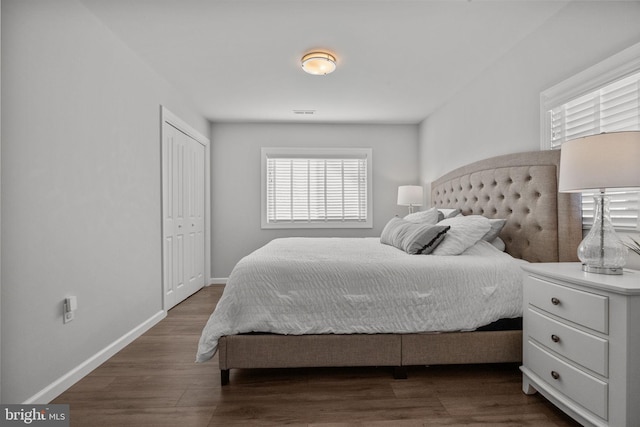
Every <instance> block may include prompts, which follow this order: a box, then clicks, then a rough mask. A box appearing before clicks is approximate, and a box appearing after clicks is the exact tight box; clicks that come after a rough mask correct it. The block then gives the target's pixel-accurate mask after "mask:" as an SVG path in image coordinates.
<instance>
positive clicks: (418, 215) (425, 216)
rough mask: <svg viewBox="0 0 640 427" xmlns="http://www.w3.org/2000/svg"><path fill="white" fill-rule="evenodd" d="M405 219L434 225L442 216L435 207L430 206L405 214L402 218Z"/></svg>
mask: <svg viewBox="0 0 640 427" xmlns="http://www.w3.org/2000/svg"><path fill="white" fill-rule="evenodd" d="M403 219H404V220H405V221H409V222H413V223H418V224H431V225H436V223H437V222H438V221H440V220H441V219H442V218H441V217H440V213H439V212H438V210H437V209H436V208H431V209H428V210H426V211H420V212H414V213H410V214H409V215H406V216H405V217H404V218H403Z"/></svg>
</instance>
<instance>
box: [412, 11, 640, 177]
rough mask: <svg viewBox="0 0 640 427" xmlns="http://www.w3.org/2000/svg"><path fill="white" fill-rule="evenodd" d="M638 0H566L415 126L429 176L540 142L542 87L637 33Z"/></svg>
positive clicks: (534, 146)
mask: <svg viewBox="0 0 640 427" xmlns="http://www.w3.org/2000/svg"><path fill="white" fill-rule="evenodd" d="M639 22H640V2H613V1H598V2H583V1H580V2H571V3H569V4H568V5H567V6H566V7H564V8H563V9H562V10H560V11H559V12H558V14H556V15H555V16H553V17H552V18H551V19H549V20H548V21H547V22H546V23H545V24H544V25H543V26H542V27H540V28H538V30H537V31H535V32H533V33H532V34H530V35H529V36H528V37H527V38H525V39H524V40H523V41H522V42H520V43H519V44H518V45H516V46H515V47H514V48H513V49H512V50H511V51H509V52H508V53H507V54H505V55H504V56H503V57H502V58H501V59H500V60H499V61H498V62H496V63H495V64H493V66H491V67H489V68H488V69H486V70H485V71H484V73H482V74H481V75H480V76H478V77H477V78H476V79H475V80H474V81H473V82H472V83H471V84H469V85H468V86H467V87H465V88H464V89H463V90H461V91H460V92H459V93H458V94H457V95H456V96H454V97H453V98H452V99H450V100H449V102H448V103H447V104H446V105H444V106H442V107H441V108H440V109H439V110H437V111H436V112H435V113H433V114H432V115H430V116H429V118H428V119H427V120H425V121H424V122H423V123H422V124H421V126H420V175H421V181H422V182H423V183H427V182H430V181H432V180H433V179H434V178H436V177H438V176H440V175H441V174H442V173H444V172H446V171H448V170H450V169H453V168H455V167H458V166H461V165H464V164H467V163H469V162H472V161H475V160H479V159H483V158H485V157H491V156H495V155H500V154H508V153H515V152H519V151H530V150H539V149H540V112H539V111H540V92H542V91H543V90H545V89H548V88H549V87H551V86H553V85H555V84H557V83H559V82H561V81H562V80H565V79H566V78H568V77H571V76H573V75H574V74H576V73H578V72H580V71H582V70H584V69H585V68H588V67H589V66H591V65H593V64H595V63H597V62H600V61H602V60H603V59H605V58H607V57H608V56H611V55H613V54H615V53H617V52H619V51H621V50H623V49H624V48H626V47H629V46H630V45H632V44H634V43H637V42H639V41H640V25H639V24H638V23H639Z"/></svg>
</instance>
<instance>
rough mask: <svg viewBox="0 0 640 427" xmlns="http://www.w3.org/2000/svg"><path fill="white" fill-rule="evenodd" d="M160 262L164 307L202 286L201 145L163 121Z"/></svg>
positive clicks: (203, 244) (203, 167)
mask: <svg viewBox="0 0 640 427" xmlns="http://www.w3.org/2000/svg"><path fill="white" fill-rule="evenodd" d="M163 125H164V129H163V144H162V145H163V147H162V150H163V153H162V162H163V172H162V176H163V187H164V197H163V257H164V259H163V266H164V272H163V274H164V277H163V282H164V309H165V310H168V309H170V308H171V307H173V306H175V305H176V304H178V303H179V302H181V301H183V300H184V299H185V298H187V297H189V296H190V295H191V294H193V293H194V292H196V291H197V290H199V289H200V288H202V287H203V286H204V265H205V239H204V228H205V227H204V200H205V185H204V184H205V181H204V180H205V174H204V170H205V149H204V146H203V145H202V144H200V143H199V142H198V141H196V140H194V139H193V138H191V137H190V136H188V135H186V134H185V133H183V132H181V131H180V130H179V129H176V128H175V127H174V126H172V125H171V124H169V123H166V122H165V123H164V124H163Z"/></svg>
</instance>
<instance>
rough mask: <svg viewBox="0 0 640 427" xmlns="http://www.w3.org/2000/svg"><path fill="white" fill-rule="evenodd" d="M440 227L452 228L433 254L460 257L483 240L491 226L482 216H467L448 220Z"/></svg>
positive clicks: (443, 221)
mask: <svg viewBox="0 0 640 427" xmlns="http://www.w3.org/2000/svg"><path fill="white" fill-rule="evenodd" d="M438 225H448V226H450V227H451V229H449V231H448V232H447V235H446V237H445V238H444V240H443V241H442V242H441V243H440V244H439V245H438V247H437V248H436V249H435V250H434V251H433V252H432V254H433V255H460V254H461V253H462V252H464V251H465V250H467V249H468V248H470V247H471V246H473V245H474V244H475V243H476V242H477V241H478V240H480V239H482V236H484V235H485V234H486V233H487V232H488V231H489V229H490V228H491V224H490V223H489V218H486V217H484V216H482V215H467V216H457V217H454V218H447V219H445V220H442V221H440V222H439V223H438Z"/></svg>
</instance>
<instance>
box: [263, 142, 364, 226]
mask: <svg viewBox="0 0 640 427" xmlns="http://www.w3.org/2000/svg"><path fill="white" fill-rule="evenodd" d="M367 160H368V157H367V155H366V154H353V155H344V154H341V155H335V156H333V155H301V154H290V155H286V154H284V155H283V154H273V155H267V158H266V174H267V177H266V178H267V179H266V182H267V185H266V199H267V200H266V205H267V206H266V209H267V221H268V223H282V222H285V223H359V222H366V221H367V219H368V191H367V186H368V184H369V183H368V173H367V172H368V171H367V168H368V161H367Z"/></svg>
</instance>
